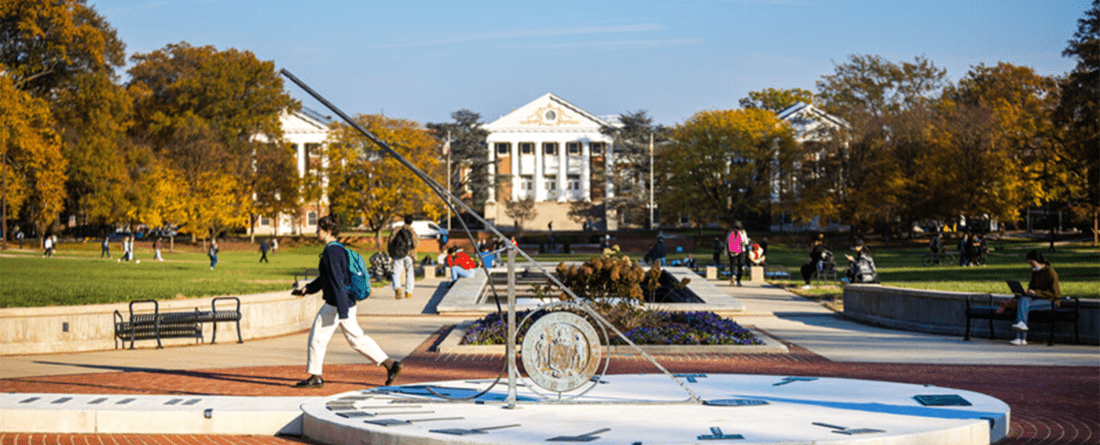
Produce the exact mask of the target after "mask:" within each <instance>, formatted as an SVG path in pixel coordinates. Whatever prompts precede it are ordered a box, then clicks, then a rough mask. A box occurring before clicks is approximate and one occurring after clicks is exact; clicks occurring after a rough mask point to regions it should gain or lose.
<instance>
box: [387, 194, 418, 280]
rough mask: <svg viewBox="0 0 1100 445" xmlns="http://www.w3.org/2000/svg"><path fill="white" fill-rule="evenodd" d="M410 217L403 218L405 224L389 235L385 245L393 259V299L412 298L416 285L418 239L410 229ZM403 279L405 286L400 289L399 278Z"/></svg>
mask: <svg viewBox="0 0 1100 445" xmlns="http://www.w3.org/2000/svg"><path fill="white" fill-rule="evenodd" d="M412 221H413V220H412V217H411V216H407V215H406V216H405V224H404V225H403V226H401V227H399V228H397V229H394V231H393V232H391V233H390V239H389V241H388V242H387V243H386V247H387V249H386V250H388V251H389V254H390V258H393V292H394V298H395V299H398V300H400V299H402V298H412V292H413V286H415V283H416V269H414V268H415V267H416V261H415V260H414V259H413V257H414V256H416V246H417V245H419V244H420V239H419V238H418V237H417V236H416V232H414V231H413V228H412ZM402 276H404V277H405V286H404V289H402V286H401V277H402Z"/></svg>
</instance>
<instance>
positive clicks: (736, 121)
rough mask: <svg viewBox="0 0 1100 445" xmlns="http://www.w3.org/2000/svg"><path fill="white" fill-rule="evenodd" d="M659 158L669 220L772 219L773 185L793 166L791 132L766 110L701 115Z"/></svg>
mask: <svg viewBox="0 0 1100 445" xmlns="http://www.w3.org/2000/svg"><path fill="white" fill-rule="evenodd" d="M671 136H672V140H673V141H674V142H673V143H672V144H670V145H668V146H667V147H666V148H662V149H660V150H659V152H658V153H657V154H656V164H657V171H658V172H660V173H659V175H658V176H659V177H661V178H663V179H662V181H659V182H658V184H660V193H658V194H657V196H658V198H659V199H660V201H661V202H662V208H663V209H664V211H663V214H664V215H673V216H676V215H688V216H690V217H691V219H692V220H693V221H696V222H700V223H706V222H716V223H721V224H725V225H730V224H732V223H733V222H734V221H735V220H749V219H764V220H766V219H767V215H768V213H769V211H770V210H771V208H770V205H771V202H772V200H771V198H772V184H773V180H776V179H778V178H782V177H785V175H784V173H785V172H788V171H789V169H790V168H791V166H792V165H793V160H794V156H795V151H794V150H795V149H796V148H797V145H796V144H795V141H794V138H793V134H792V132H791V130H790V129H789V128H788V127H787V126H786V125H783V124H781V123H780V122H779V121H778V120H777V119H776V117H775V113H773V112H771V111H769V110H764V109H758V108H754V109H745V110H719V111H704V112H699V113H696V114H695V115H694V116H692V117H691V118H690V119H688V120H687V121H686V122H684V123H683V124H681V125H679V126H677V127H675V128H673V129H672V134H671Z"/></svg>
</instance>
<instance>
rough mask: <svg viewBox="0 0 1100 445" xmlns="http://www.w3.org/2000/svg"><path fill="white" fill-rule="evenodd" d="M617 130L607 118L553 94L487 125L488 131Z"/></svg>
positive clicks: (546, 95) (541, 97)
mask: <svg viewBox="0 0 1100 445" xmlns="http://www.w3.org/2000/svg"><path fill="white" fill-rule="evenodd" d="M600 127H615V124H614V123H612V122H609V121H608V120H607V119H604V118H601V117H599V116H596V115H594V114H592V113H589V112H588V111H585V110H584V109H583V108H581V107H578V106H576V105H574V104H572V103H570V102H569V101H567V100H565V99H562V98H560V97H558V96H556V95H554V94H553V93H546V94H544V95H542V96H540V97H539V98H537V99H535V100H533V101H531V102H528V103H527V104H526V105H523V106H521V107H519V108H517V109H515V110H512V112H510V113H508V114H506V115H504V116H501V117H499V118H497V119H496V120H494V121H492V122H490V123H488V124H485V126H484V127H482V128H484V129H486V130H488V131H489V132H503V131H518V130H523V131H530V130H531V129H533V128H541V129H545V130H592V129H598V128H600Z"/></svg>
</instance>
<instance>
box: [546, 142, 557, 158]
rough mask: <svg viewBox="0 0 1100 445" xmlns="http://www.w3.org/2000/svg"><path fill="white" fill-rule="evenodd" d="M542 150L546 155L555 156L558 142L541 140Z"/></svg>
mask: <svg viewBox="0 0 1100 445" xmlns="http://www.w3.org/2000/svg"><path fill="white" fill-rule="evenodd" d="M542 152H543V153H545V154H546V155H547V156H557V154H558V143H557V142H543V143H542Z"/></svg>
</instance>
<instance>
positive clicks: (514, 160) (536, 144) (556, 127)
mask: <svg viewBox="0 0 1100 445" xmlns="http://www.w3.org/2000/svg"><path fill="white" fill-rule="evenodd" d="M614 126H615V124H614V123H612V122H611V121H610V120H607V119H603V118H600V117H598V116H595V115H593V114H591V113H589V112H587V111H585V110H583V109H581V108H580V107H577V106H575V105H573V104H571V103H569V102H567V101H565V100H564V99H562V98H560V97H557V96H555V95H553V94H551V93H547V94H545V95H543V96H542V97H539V98H538V99H535V100H534V101H531V102H530V103H528V104H526V105H524V106H522V107H520V108H518V109H516V110H514V111H512V112H511V113H508V114H506V115H504V116H501V117H500V118H499V119H497V120H495V121H493V122H491V123H489V124H486V125H485V126H484V127H483V128H484V129H485V130H487V131H488V132H489V136H488V138H487V140H486V142H488V146H489V160H490V161H491V164H490V167H489V174H490V177H496V176H497V175H507V176H509V177H510V178H511V181H510V184H505V185H504V187H503V190H504V192H503V193H502V194H503V196H497V193H496V190H495V189H490V192H489V200H488V202H487V203H486V206H485V216H486V218H488V219H491V220H493V221H495V222H496V224H498V225H501V226H511V225H513V224H514V221H513V220H512V218H510V217H508V216H507V213H506V212H505V210H506V209H507V204H508V202H511V201H519V200H523V199H527V198H530V199H532V200H533V201H534V202H535V211H536V212H537V215H536V216H535V218H534V219H533V220H531V221H526V222H524V227H525V228H529V229H539V230H541V229H544V228H546V227H547V225H548V224H549V223H553V225H554V229H561V230H576V229H580V228H582V225H581V223H580V222H578V221H575V220H573V219H571V218H569V208H570V204H571V203H574V202H577V201H585V202H593V201H595V202H599V201H602V200H603V199H604V198H606V193H607V192H608V186H607V184H606V183H595V182H594V178H606V177H607V175H602V174H600V175H593V170H600V169H605V168H607V165H608V158H607V156H608V155H609V154H611V152H612V150H611V146H612V142H613V138H612V137H611V136H609V135H605V134H603V132H602V131H601V130H602V129H604V128H612V127H614ZM596 181H602V179H600V180H596Z"/></svg>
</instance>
